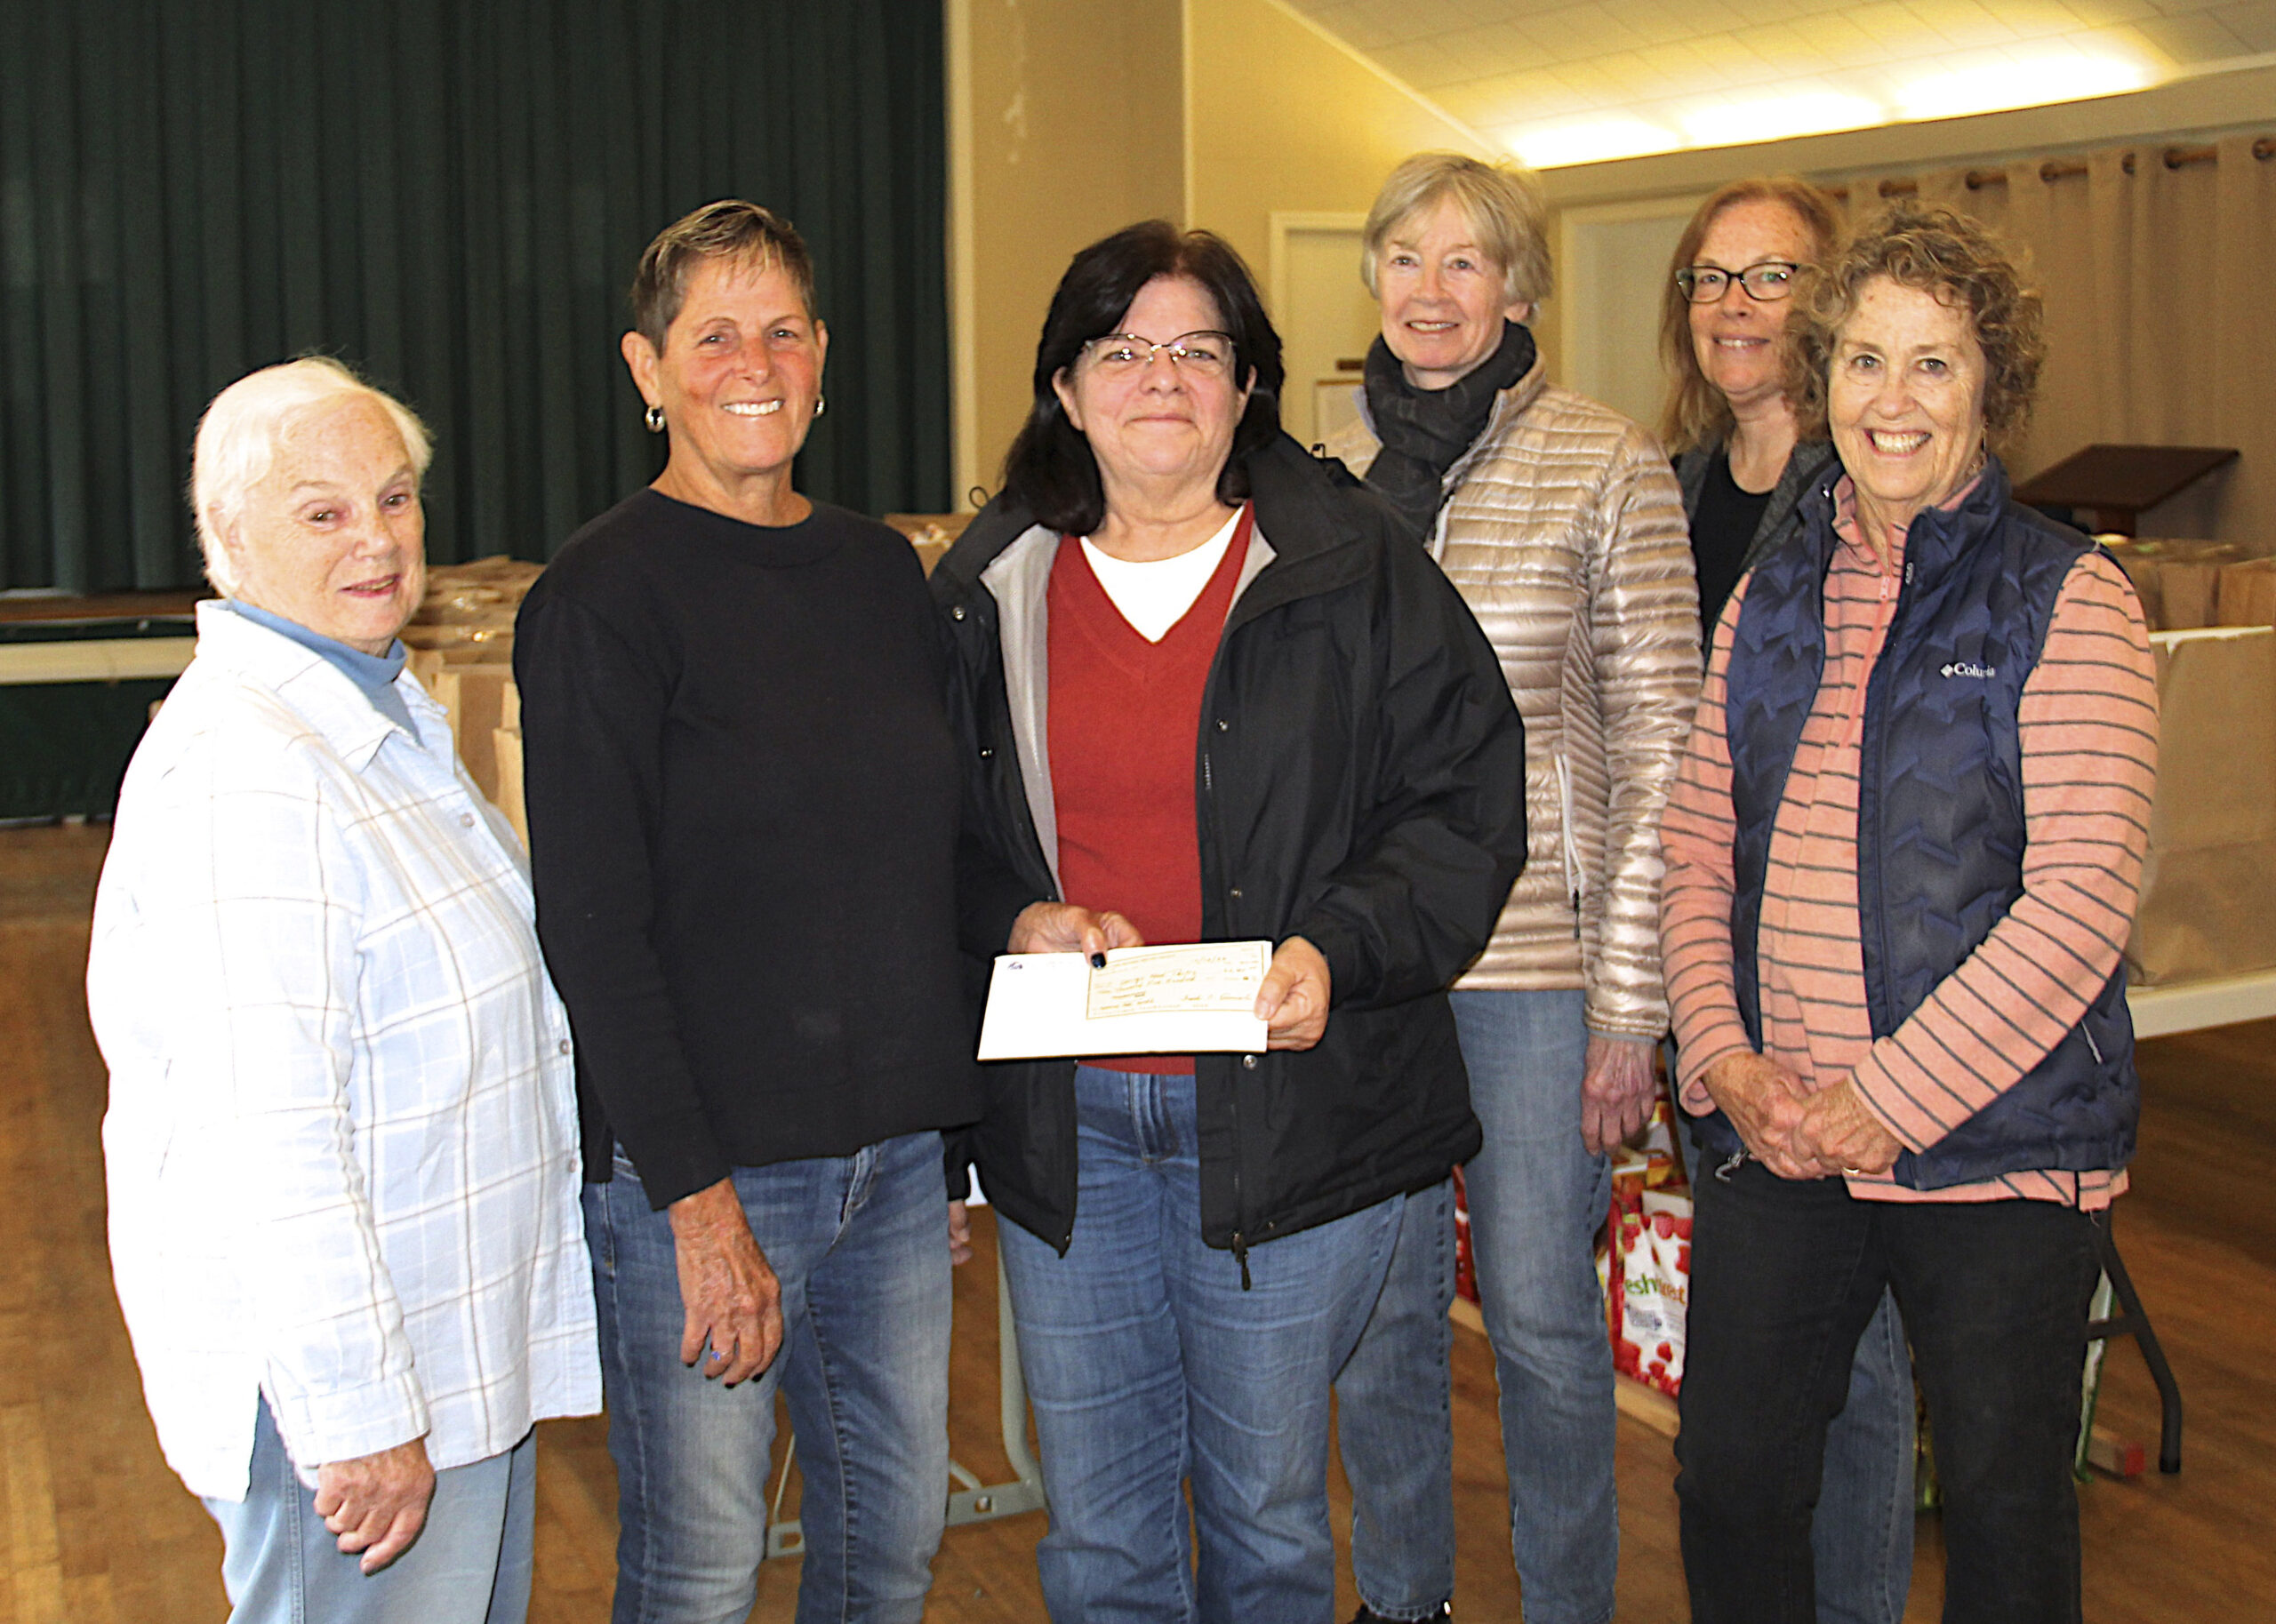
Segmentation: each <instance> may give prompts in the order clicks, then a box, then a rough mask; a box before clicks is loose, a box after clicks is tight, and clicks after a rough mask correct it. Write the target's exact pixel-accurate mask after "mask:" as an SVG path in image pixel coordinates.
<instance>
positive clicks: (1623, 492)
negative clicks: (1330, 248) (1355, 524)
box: [1328, 361, 1700, 1038]
mask: <svg viewBox="0 0 2276 1624" xmlns="http://www.w3.org/2000/svg"><path fill="white" fill-rule="evenodd" d="M1362 404H1363V407H1364V400H1363V403H1362ZM1378 449H1379V445H1378V443H1377V441H1376V439H1375V437H1374V433H1373V432H1372V430H1370V429H1369V428H1367V427H1366V423H1365V420H1364V419H1363V420H1362V421H1361V422H1359V423H1357V424H1354V425H1353V426H1352V427H1350V428H1348V429H1346V430H1344V431H1343V432H1342V433H1341V434H1339V435H1338V436H1336V437H1335V438H1334V440H1332V441H1330V442H1329V444H1328V450H1329V451H1330V452H1332V453H1334V455H1336V456H1338V457H1341V458H1342V460H1344V462H1345V463H1347V464H1348V465H1350V468H1351V470H1352V471H1353V472H1354V473H1356V474H1359V475H1362V476H1364V475H1365V474H1366V471H1367V469H1368V468H1369V467H1370V466H1371V465H1372V464H1373V463H1374V460H1375V452H1376V451H1377V450H1378ZM1447 490H1448V491H1449V492H1451V494H1450V495H1449V496H1448V498H1447V502H1446V505H1445V506H1444V507H1442V508H1440V509H1439V529H1438V532H1437V534H1436V535H1435V536H1434V537H1433V539H1432V541H1431V555H1432V556H1434V557H1436V558H1437V559H1438V561H1439V565H1440V566H1441V567H1442V568H1443V569H1444V570H1445V571H1446V572H1447V579H1448V580H1452V581H1453V582H1454V584H1455V588H1457V589H1458V590H1459V591H1460V592H1461V593H1462V596H1463V600H1464V601H1465V602H1467V603H1468V604H1470V607H1471V612H1472V613H1474V614H1475V615H1477V617H1478V623H1479V625H1480V626H1482V627H1484V628H1486V635H1487V637H1488V638H1489V639H1490V640H1491V641H1492V643H1493V644H1494V649H1495V652H1496V653H1497V654H1499V655H1500V656H1501V659H1502V670H1503V674H1504V675H1505V676H1508V678H1509V680H1510V692H1511V694H1512V695H1513V696H1515V698H1516V700H1517V702H1518V711H1519V715H1520V716H1523V717H1524V718H1525V724H1526V824H1527V831H1528V842H1527V846H1528V850H1527V860H1526V869H1525V872H1524V873H1523V874H1522V875H1520V876H1519V877H1518V883H1517V884H1516V886H1515V887H1514V888H1512V890H1511V892H1510V900H1509V902H1508V904H1507V905H1506V906H1505V907H1504V908H1503V911H1502V923H1501V924H1500V925H1499V926H1498V927H1496V929H1495V932H1494V940H1493V941H1492V943H1491V944H1489V945H1488V946H1487V949H1486V951H1485V953H1484V954H1483V955H1482V956H1480V957H1479V960H1478V962H1477V963H1476V964H1473V965H1472V966H1471V969H1470V970H1469V971H1468V972H1465V973H1464V974H1463V977H1462V979H1461V980H1458V981H1456V982H1455V986H1456V987H1458V988H1494V989H1497V990H1525V991H1541V990H1551V989H1556V988H1575V987H1579V988H1585V989H1586V992H1587V1020H1588V1025H1589V1028H1590V1029H1591V1031H1594V1032H1600V1033H1603V1034H1605V1035H1607V1036H1624V1037H1647V1038H1656V1037H1658V1036H1660V1035H1661V1034H1662V1033H1663V1032H1664V1031H1666V1030H1667V1023H1668V1011H1667V996H1666V992H1665V989H1664V988H1663V984H1662V981H1661V978H1660V873H1661V868H1660V811H1661V808H1662V806H1663V804H1665V802H1666V800H1667V794H1668V787H1669V785H1670V784H1671V783H1672V782H1673V781H1674V779H1675V770H1676V761H1677V758H1678V757H1679V756H1680V755H1681V753H1682V751H1683V748H1684V745H1685V743H1686V741H1687V740H1688V739H1689V737H1690V734H1691V713H1692V710H1693V708H1694V707H1695V705H1696V703H1697V701H1698V697H1699V676H1700V656H1699V589H1698V586H1697V583H1696V581H1695V579H1694V576H1693V572H1692V564H1691V542H1690V532H1689V528H1688V527H1687V524H1685V521H1684V516H1683V500H1682V497H1681V495H1680V493H1679V492H1678V490H1677V488H1676V483H1675V476H1674V474H1673V473H1672V472H1671V470H1670V468H1669V467H1668V461H1667V459H1666V458H1665V457H1664V456H1663V455H1661V453H1660V450H1659V447H1658V446H1657V445H1656V444H1655V443H1654V442H1653V440H1652V437H1651V436H1649V435H1647V433H1646V432H1645V431H1644V430H1643V429H1641V428H1638V427H1637V426H1636V425H1635V424H1634V423H1631V422H1630V421H1629V420H1627V419H1626V418H1624V417H1623V416H1621V415H1620V414H1619V413H1618V412H1615V411H1613V410H1611V409H1610V408H1609V407H1606V406H1600V405H1599V404H1596V403H1595V402H1594V401H1591V400H1585V399H1583V398H1582V397H1581V396H1578V395H1575V394H1572V393H1570V392H1569V391H1567V390H1564V389H1554V388H1549V387H1548V385H1547V383H1546V381H1545V380H1544V378H1543V368H1542V364H1541V363H1539V362H1537V361H1536V362H1535V364H1534V366H1533V369H1532V370H1531V371H1530V372H1527V374H1526V375H1525V376H1524V377H1523V378H1521V379H1519V380H1518V382H1517V383H1516V384H1515V385H1513V386H1512V387H1511V388H1508V389H1505V390H1503V393H1502V398H1501V401H1500V403H1499V404H1497V405H1496V406H1495V409H1494V415H1493V417H1492V419H1491V420H1489V421H1488V422H1487V427H1486V432H1485V433H1484V434H1482V435H1480V436H1479V438H1478V443H1477V444H1474V445H1472V446H1471V448H1470V451H1469V452H1467V453H1466V454H1465V455H1464V456H1463V458H1462V460H1460V461H1458V462H1456V463H1455V465H1454V467H1453V468H1450V469H1448V470H1447Z"/></svg>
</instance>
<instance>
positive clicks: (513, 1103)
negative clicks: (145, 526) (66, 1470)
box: [87, 604, 600, 1500]
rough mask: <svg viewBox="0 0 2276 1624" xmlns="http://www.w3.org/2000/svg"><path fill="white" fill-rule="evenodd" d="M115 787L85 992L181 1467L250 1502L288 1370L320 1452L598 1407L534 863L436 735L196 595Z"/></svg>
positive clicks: (116, 1241)
mask: <svg viewBox="0 0 2276 1624" xmlns="http://www.w3.org/2000/svg"><path fill="white" fill-rule="evenodd" d="M197 629H198V646H197V658H196V660H194V661H193V662H192V663H191V665H190V668H189V669H188V671H187V672H185V673H184V674H183V676H182V677H181V680H180V682H179V683H177V684H175V686H174V690H173V692H172V697H170V698H169V699H168V700H167V701H166V703H165V706H164V708H163V709H162V710H161V711H160V712H159V715H158V717H157V719H156V722H154V723H153V724H151V727H150V731H149V732H148V735H147V736H146V737H145V738H144V740H143V741H142V745H141V748H140V749H139V750H137V751H136V752H135V756H134V762H133V764H132V766H131V767H130V768H129V769H128V771H127V774H126V780H125V784H124V788H123V789H122V790H121V792H120V796H119V804H118V817H117V823H116V828H115V830H114V833H113V835H112V837H111V845H110V853H109V859H108V861H107V862H106V863H105V865H104V868H103V876H102V884H101V888H100V891H99V892H98V893H97V896H96V900H95V918H94V943H93V952H92V956H91V957H90V960H89V963H88V966H87V1004H88V1009H89V1011H90V1012H91V1014H92V1017H93V1020H94V1028H95V1036H96V1037H97V1039H98V1041H99V1042H100V1044H101V1045H102V1052H103V1057H104V1059H105V1060H107V1061H108V1064H109V1067H110V1110H109V1114H108V1116H106V1117H105V1118H104V1122H103V1147H104V1152H105V1156H106V1160H107V1163H108V1170H109V1184H110V1243H111V1262H112V1268H113V1271H114V1273H115V1275H116V1281H117V1285H118V1297H119V1303H120V1306H121V1307H122V1308H124V1310H125V1315H126V1323H127V1328H128V1330H129V1331H130V1332H132V1335H133V1340H134V1351H135V1356H136V1358H137V1359H138V1360H139V1361H140V1364H141V1368H142V1380H143V1388H144V1392H145V1394H146V1395H147V1396H148V1401H149V1405H150V1413H151V1417H152V1419H153V1420H155V1421H156V1424H157V1429H158V1437H159V1441H160V1443H161V1444H163V1445H164V1449H165V1452H166V1459H167V1460H168V1462H169V1463H170V1464H171V1465H172V1467H173V1468H174V1469H175V1471H177V1472H178V1473H180V1476H181V1477H182V1480H183V1481H184V1482H185V1483H186V1484H188V1486H189V1488H190V1489H191V1491H192V1492H196V1493H198V1494H201V1495H207V1496H212V1497H216V1498H220V1499H223V1500H242V1499H243V1498H244V1493H245V1484H246V1470H247V1463H248V1461H249V1460H250V1458H251V1456H252V1432H253V1421H254V1417H255V1414H256V1410H257V1403H258V1397H257V1396H258V1395H260V1394H264V1393H265V1394H266V1395H267V1396H268V1402H269V1405H270V1408H271V1409H272V1411H273V1412H275V1414H276V1423H277V1428H278V1431H279V1432H280V1433H281V1434H282V1436H283V1437H284V1446H285V1449H286V1451H287V1452H289V1453H290V1454H291V1455H292V1457H293V1460H294V1461H295V1462H296V1463H297V1464H298V1465H299V1467H300V1469H301V1474H302V1476H304V1477H306V1478H308V1479H309V1480H310V1481H313V1480H314V1473H315V1470H316V1468H317V1467H318V1466H320V1465H322V1464H324V1463H325V1462H328V1461H333V1460H349V1459H353V1458H355V1457H357V1456H360V1455H367V1454H371V1453H373V1452H376V1451H379V1450H381V1449H385V1448H388V1447H389V1446H391V1445H394V1444H402V1443H405V1442H407V1441H409V1440H410V1439H413V1438H416V1437H420V1436H424V1437H425V1439H426V1441H427V1452H428V1455H429V1459H430V1460H431V1461H432V1462H433V1464H434V1465H435V1467H436V1468H437V1469H438V1470H439V1469H442V1468H448V1467H453V1466H463V1465H465V1464H467V1463H469V1462H470V1461H474V1460H482V1459H485V1458H486V1457H488V1456H491V1455H494V1454H497V1453H499V1452H501V1451H503V1450H506V1449H509V1448H511V1447H512V1446H513V1445H514V1444H516V1443H517V1441H518V1440H519V1439H520V1438H521V1436H522V1435H523V1434H524V1433H525V1432H526V1431H528V1429H529V1428H530V1426H531V1425H532V1424H533V1422H535V1421H537V1420H542V1419H543V1418H545V1417H547V1416H553V1415H574V1414H584V1413H589V1412H592V1411H594V1410H596V1409H597V1408H598V1407H599V1404H600V1374H599V1368H598V1361H597V1340H596V1337H595V1332H594V1324H593V1298H592V1277H591V1274H590V1269H589V1264H588V1262H587V1259H586V1255H585V1248H584V1242H583V1230H582V1226H581V1222H580V1219H579V1215H578V1207H577V1194H578V1188H577V1187H578V1177H579V1168H578V1150H577V1111H576V1101H575V1096H574V1084H573V1059H572V1053H571V1049H570V1041H569V1023H568V1020H567V1018H566V1017H565V1014H564V1013H563V1012H562V1007H561V1003H560V1000H559V999H558V998H557V997H556V996H554V992H553V988H552V986H551V984H550V983H549V981H548V980H547V979H546V974H545V968H544V961H543V960H542V958H541V956H540V955H539V951H538V944H537V936H536V932H535V930H534V928H533V904H532V901H531V895H530V883H529V873H528V867H527V864H526V862H525V860H524V858H523V856H522V854H521V851H520V848H519V846H518V844H517V842H516V840H515V838H514V836H513V834H512V832H511V830H510V829H509V827H508V826H507V825H506V823H505V822H504V820H502V819H501V818H500V817H499V816H498V814H497V813H496V812H495V811H494V810H493V808H492V807H491V806H490V805H489V804H488V803H487V802H485V800H483V798H482V797H481V796H480V795H479V794H478V793H477V791H476V790H475V788H474V787H473V785H472V783H471V782H470V781H469V780H468V778H467V776H466V774H465V773H464V772H463V771H461V769H460V768H459V766H458V763H457V758H456V756H455V755H454V754H453V750H452V747H451V737H450V732H449V729H448V727H447V725H446V724H445V719H444V716H443V713H442V711H441V709H440V708H437V706H436V705H435V703H434V701H432V700H429V698H428V697H427V695H426V693H425V692H424V691H423V690H421V688H420V686H419V684H417V682H416V681H415V680H414V679H413V678H412V677H411V676H408V675H405V676H403V677H401V678H399V679H398V690H399V691H400V692H402V693H403V696H404V698H405V701H406V703H407V704H408V705H409V707H410V709H411V713H412V716H413V720H414V721H415V723H416V724H417V727H418V732H419V737H418V738H417V739H415V740H414V739H413V738H412V737H411V736H410V735H408V734H406V733H405V732H404V731H403V730H402V729H401V728H400V727H398V726H397V725H396V724H393V723H391V722H389V721H388V720H387V719H385V718H384V717H382V716H381V715H380V714H379V712H378V711H377V710H376V709H374V708H373V705H372V702H371V701H370V700H368V699H366V698H365V696H364V694H363V693H361V692H358V691H357V687H356V685H355V684H354V683H353V682H352V681H351V680H350V679H349V677H348V676H346V675H345V674H344V673H342V672H341V671H340V670H338V669H336V668H334V667H333V666H332V665H331V664H329V663H328V662H327V661H325V660H324V659H323V658H322V657H321V656H320V655H317V654H316V653H314V652H310V651H309V650H308V649H305V648H302V647H301V646H300V645H298V644H295V643H293V641H292V640H291V639H289V638H286V637H284V636H279V635H278V634H276V632H273V631H270V630H268V628H264V627H261V626H259V625H256V624H254V623H253V622H252V621H250V620H245V619H244V618H242V617H240V616H237V615H235V614H232V613H229V612H228V611H227V610H225V609H223V608H221V606H220V605H219V604H200V605H199V612H198V622H197Z"/></svg>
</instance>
